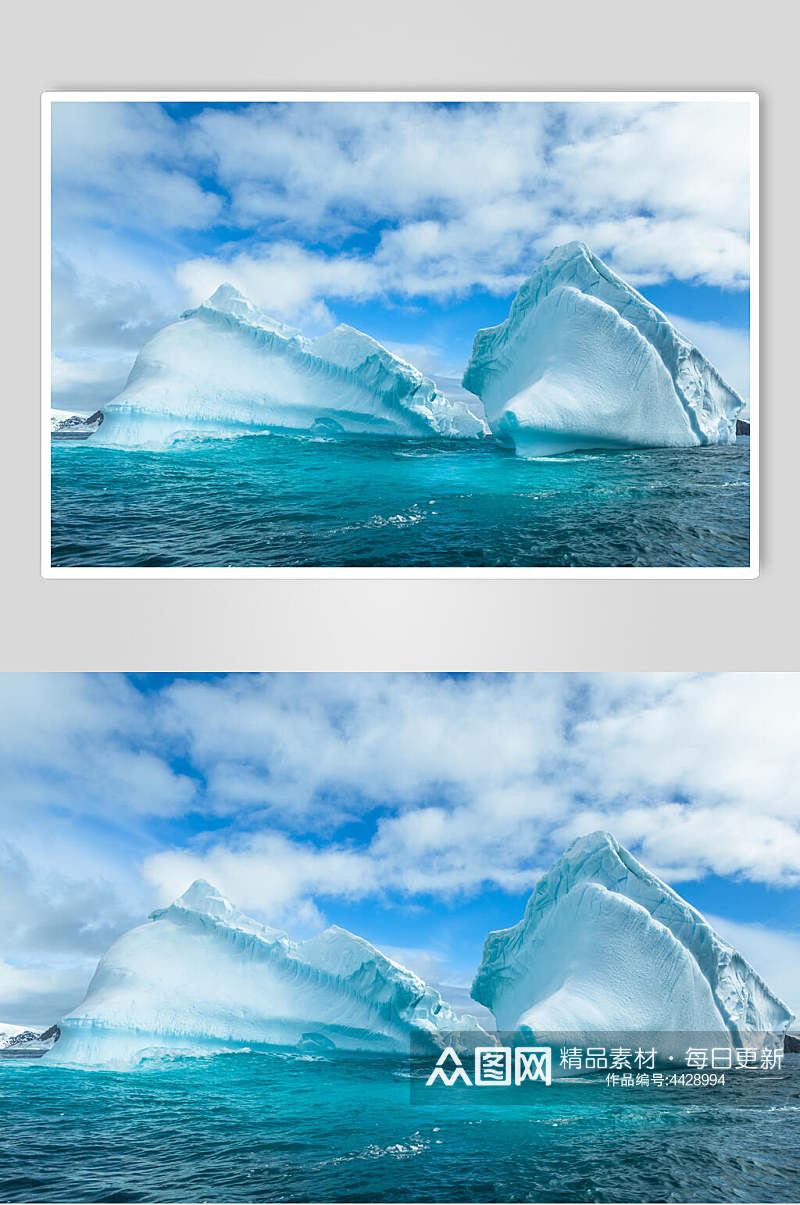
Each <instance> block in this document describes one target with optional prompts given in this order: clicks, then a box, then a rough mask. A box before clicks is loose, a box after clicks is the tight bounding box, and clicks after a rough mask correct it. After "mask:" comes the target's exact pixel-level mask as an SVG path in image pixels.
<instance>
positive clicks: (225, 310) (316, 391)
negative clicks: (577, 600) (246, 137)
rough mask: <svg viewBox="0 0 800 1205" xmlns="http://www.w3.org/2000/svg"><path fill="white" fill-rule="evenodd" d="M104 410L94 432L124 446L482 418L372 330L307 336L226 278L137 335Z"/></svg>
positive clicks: (414, 431) (416, 428) (402, 431)
mask: <svg viewBox="0 0 800 1205" xmlns="http://www.w3.org/2000/svg"><path fill="white" fill-rule="evenodd" d="M476 405H477V403H476ZM478 408H479V407H478ZM104 413H105V422H104V423H103V427H102V430H101V431H99V432H98V434H97V436H96V437H95V439H94V440H93V442H94V443H104V444H110V445H119V446H131V447H160V446H165V445H169V444H171V443H173V442H174V441H175V440H176V439H179V438H182V437H185V436H191V435H197V434H200V435H230V434H232V433H234V434H235V433H237V432H246V431H254V430H256V431H263V430H269V429H271V428H277V429H286V430H294V431H296V430H303V431H309V430H310V431H314V432H317V433H319V434H321V435H341V434H349V435H354V434H355V435H395V436H398V435H399V436H407V437H429V436H439V437H448V438H483V437H485V436H486V435H487V434H488V427H487V425H486V423H485V421H484V420H483V418H481V417H478V416H477V415H476V414H474V413H473V412H472V410H471V409H470V408H469V407H468V406H467V405H466V404H465V403H464V402H463V401H462V400H451V399H449V398H448V397H446V396H445V395H444V394H443V393H441V392H440V391H439V389H437V387H436V385H435V384H434V382H433V381H432V380H430V379H429V378H428V377H425V376H423V374H422V373H421V372H420V371H419V370H418V369H416V368H415V367H413V365H411V364H409V363H407V362H406V361H405V360H402V359H400V358H399V357H398V356H395V355H393V354H392V352H390V351H388V350H387V349H386V348H385V347H383V346H382V345H381V344H380V343H378V342H376V340H374V339H372V338H371V337H370V336H369V335H365V334H363V333H362V332H361V331H357V330H355V329H354V328H353V327H350V326H345V325H341V326H337V327H336V328H335V329H334V330H332V331H330V332H329V333H328V334H325V335H322V336H320V337H319V338H316V339H309V338H306V337H305V336H304V335H302V334H301V333H300V332H299V331H295V330H292V329H291V328H290V327H287V326H285V325H284V324H283V323H280V322H277V321H275V320H274V319H272V318H270V317H269V316H268V315H267V314H265V313H264V312H263V311H262V310H260V309H259V308H258V307H257V306H255V305H253V303H252V302H250V301H249V300H248V299H247V298H246V297H244V296H243V295H242V294H241V293H240V292H239V291H238V290H237V289H235V288H234V287H233V286H232V285H229V284H222V285H220V286H219V288H218V289H217V290H216V292H215V293H214V294H213V295H212V296H211V297H210V298H209V299H208V300H207V301H204V302H203V303H202V304H201V305H199V306H197V307H196V308H194V309H190V310H187V311H186V312H185V313H184V314H183V315H182V316H181V318H180V320H179V321H178V322H175V323H172V324H171V325H169V326H166V327H164V328H163V329H162V330H160V331H158V332H157V333H156V334H155V335H154V336H153V338H152V339H150V340H149V342H148V343H146V344H145V346H144V347H143V348H142V350H141V351H140V352H139V354H138V356H137V357H136V361H135V363H134V365H133V368H132V369H131V372H130V375H129V377H128V380H127V382H126V384H125V386H124V388H123V390H122V392H121V393H120V394H118V395H117V396H116V397H115V398H113V399H112V400H111V401H110V402H108V403H107V405H106V406H105V407H104Z"/></svg>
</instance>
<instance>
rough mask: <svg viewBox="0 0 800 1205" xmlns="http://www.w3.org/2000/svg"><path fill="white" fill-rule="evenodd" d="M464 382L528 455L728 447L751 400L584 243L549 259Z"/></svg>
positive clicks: (477, 351)
mask: <svg viewBox="0 0 800 1205" xmlns="http://www.w3.org/2000/svg"><path fill="white" fill-rule="evenodd" d="M463 383H464V387H465V388H466V389H468V390H470V391H471V392H472V393H475V394H477V395H478V397H480V398H481V400H482V401H483V404H484V407H485V410H486V417H487V419H488V421H489V423H490V425H491V428H492V431H493V432H494V435H495V437H496V438H497V439H498V440H499V441H501V442H503V443H505V444H507V445H509V446H512V447H514V448H516V451H517V453H518V454H519V455H522V456H546V455H552V454H556V453H559V452H566V451H570V450H575V449H588V448H609V447H617V448H618V447H691V446H693V445H697V444H716V443H732V442H733V441H734V440H735V438H736V419H737V416H738V415H739V413H740V411H741V410H742V409H743V406H744V403H743V401H742V399H741V398H740V397H739V395H738V394H737V393H735V392H734V390H733V389H731V388H730V387H729V386H728V385H726V384H725V382H724V381H723V379H722V377H721V376H720V375H719V373H718V372H717V371H716V369H715V368H713V367H712V365H711V364H709V362H708V360H706V358H705V356H703V355H702V353H701V352H699V351H698V350H697V348H696V347H694V346H693V345H692V344H691V343H690V342H689V341H688V340H687V339H685V338H684V337H683V336H682V335H681V334H680V333H679V332H678V331H677V330H676V329H675V327H674V326H673V325H672V323H671V322H670V321H669V320H668V319H667V318H666V317H665V316H664V315H663V314H662V313H661V312H660V310H657V309H656V308H655V306H653V305H651V304H650V303H649V302H648V301H646V300H645V298H644V297H642V296H641V294H640V293H637V291H636V290H635V289H633V288H631V286H630V285H628V284H626V283H625V281H624V280H622V279H621V278H620V277H619V276H617V275H616V274H615V273H614V272H612V271H611V269H610V268H609V267H607V266H606V264H604V263H603V261H602V260H601V259H599V258H598V257H597V256H596V255H593V254H592V252H591V251H590V250H589V248H588V247H586V246H585V245H584V244H583V243H567V244H565V245H564V246H562V247H556V248H555V249H554V250H553V251H551V252H550V254H549V255H548V257H547V259H546V260H545V261H544V263H543V264H542V265H541V267H539V268H538V269H537V271H535V272H534V273H533V275H532V276H531V277H530V279H529V280H527V281H526V282H525V284H523V285H522V287H521V288H520V289H519V291H518V293H517V295H516V297H515V298H514V301H513V302H512V305H511V311H510V313H509V316H508V318H507V319H506V320H505V322H503V323H501V324H500V326H496V327H492V328H490V329H487V330H481V331H478V333H477V335H476V336H475V342H474V345H473V349H472V357H471V359H470V361H469V364H468V365H467V369H466V372H465V374H464V382H463Z"/></svg>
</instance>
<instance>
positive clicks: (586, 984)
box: [472, 832, 792, 1046]
mask: <svg viewBox="0 0 800 1205" xmlns="http://www.w3.org/2000/svg"><path fill="white" fill-rule="evenodd" d="M472 995H473V996H474V997H475V999H476V1000H478V1001H480V1003H482V1004H485V1005H486V1006H487V1008H490V1009H491V1010H492V1012H493V1013H494V1015H495V1017H496V1019H497V1025H498V1029H500V1030H509V1031H515V1030H519V1029H523V1028H524V1029H525V1030H530V1031H533V1033H539V1034H543V1033H558V1032H563V1033H570V1034H576V1035H581V1034H585V1035H589V1036H591V1035H592V1034H593V1033H598V1032H624V1033H628V1032H635V1031H644V1030H646V1031H649V1032H651V1033H652V1032H658V1033H663V1034H681V1033H683V1034H687V1033H694V1034H710V1035H720V1040H723V1039H724V1040H726V1041H728V1042H729V1043H730V1044H733V1045H744V1046H746V1045H752V1044H753V1043H754V1042H758V1041H759V1039H760V1040H761V1042H762V1044H769V1045H772V1046H780V1045H781V1044H782V1042H783V1035H784V1033H785V1031H786V1029H787V1027H788V1026H789V1024H790V1022H791V1020H792V1013H791V1012H790V1010H789V1009H788V1008H787V1007H786V1005H785V1004H783V1002H782V1001H781V1000H779V999H778V997H777V996H775V995H774V993H773V992H771V991H770V989H769V988H768V987H767V985H766V984H765V983H764V981H763V979H761V977H760V976H759V975H758V974H757V972H756V971H755V970H754V969H753V967H751V966H750V964H749V963H748V962H746V961H745V959H744V958H743V957H742V956H741V954H739V953H737V951H736V950H735V949H734V948H733V947H732V946H730V945H728V943H727V942H725V941H723V939H722V938H721V937H720V936H719V935H718V934H717V933H715V931H714V930H713V929H712V928H711V926H710V925H709V924H708V923H707V922H706V921H705V920H704V919H703V917H702V916H701V915H700V913H699V912H697V911H696V910H695V909H694V908H692V907H691V905H689V904H687V903H686V901H685V900H683V899H681V897H680V896H679V895H677V893H676V892H674V891H673V890H672V889H671V888H670V887H668V886H667V885H666V883H663V882H662V881H661V880H660V879H659V878H657V876H656V875H654V874H652V873H651V872H650V871H648V870H646V869H645V867H644V866H642V865H641V863H639V862H637V860H636V858H634V857H633V856H632V854H630V853H628V851H627V850H626V849H624V848H623V847H622V846H621V845H620V844H619V842H617V841H616V840H615V839H614V838H613V837H612V836H611V835H610V834H609V833H604V832H596V833H592V834H590V835H589V836H586V837H581V838H579V839H578V840H577V841H575V842H574V843H573V844H572V845H571V846H570V847H569V849H568V850H567V851H566V853H565V854H564V855H563V856H562V857H561V858H560V859H559V860H558V862H556V864H555V866H553V868H552V869H551V870H550V871H549V873H548V874H546V875H545V876H544V877H543V878H542V879H541V880H540V881H539V883H538V884H537V886H536V890H535V891H534V893H533V895H532V896H531V898H530V900H529V902H528V906H527V908H526V910H525V915H524V917H523V918H522V920H521V921H520V922H519V924H517V925H514V927H513V928H511V929H505V930H502V931H501V932H497V933H490V934H489V937H488V938H487V940H486V944H485V946H484V951H483V961H482V962H481V965H480V967H479V969H478V972H477V975H476V978H475V982H474V983H473V985H472ZM588 1044H589V1045H591V1044H592V1043H591V1040H589V1042H588Z"/></svg>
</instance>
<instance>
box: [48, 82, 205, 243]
mask: <svg viewBox="0 0 800 1205" xmlns="http://www.w3.org/2000/svg"><path fill="white" fill-rule="evenodd" d="M50 112H51V116H52V166H53V178H54V187H55V196H56V199H57V205H56V208H55V210H54V219H55V221H56V223H57V226H56V228H57V229H58V228H59V227H60V226H61V225H62V224H64V225H69V224H71V223H73V222H75V221H86V220H90V219H93V220H95V221H97V222H99V223H100V224H101V226H107V225H111V226H112V227H113V226H117V227H118V226H120V225H121V224H122V223H123V222H124V221H127V222H128V223H130V224H131V225H132V226H134V227H137V228H144V229H152V228H159V229H166V230H170V229H173V228H175V229H196V228H198V229H202V228H204V227H206V226H208V225H210V224H212V223H213V221H214V220H215V219H216V218H217V217H218V216H219V215H220V212H221V210H222V207H223V201H222V199H221V197H220V196H218V195H217V194H216V193H214V192H211V191H208V190H206V189H204V188H203V187H202V185H201V184H199V183H198V181H197V180H196V179H195V178H194V176H195V173H196V172H197V167H196V164H195V162H194V160H193V158H192V157H191V155H190V154H189V153H188V148H187V145H186V141H185V138H184V136H183V133H182V131H181V128H180V126H179V125H178V123H176V122H174V121H172V120H171V118H169V117H168V116H167V114H166V112H165V111H164V109H163V108H162V107H161V105H158V104H153V103H143V104H131V103H123V104H120V103H119V102H113V101H103V102H87V103H84V104H81V103H75V102H69V103H64V104H54V105H52V106H51V110H50Z"/></svg>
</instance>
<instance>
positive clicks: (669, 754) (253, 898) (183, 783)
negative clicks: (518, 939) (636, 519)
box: [0, 674, 800, 1021]
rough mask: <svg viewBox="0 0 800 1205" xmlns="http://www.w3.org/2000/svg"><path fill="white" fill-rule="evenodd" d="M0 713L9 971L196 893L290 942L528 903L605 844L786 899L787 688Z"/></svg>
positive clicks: (98, 699) (794, 750) (63, 699)
mask: <svg viewBox="0 0 800 1205" xmlns="http://www.w3.org/2000/svg"><path fill="white" fill-rule="evenodd" d="M0 699H1V700H2V707H3V724H2V725H0V777H2V781H3V794H2V800H1V801H0V811H1V812H2V821H3V833H4V845H3V848H2V849H0V870H1V871H2V875H3V879H4V882H5V883H6V884H7V885H8V890H7V891H6V893H5V895H4V899H3V901H2V902H0V925H2V928H3V932H4V937H5V956H6V958H7V960H9V962H10V963H12V964H14V965H22V963H21V962H20V959H22V958H23V956H24V957H25V958H27V959H28V960H29V961H30V960H31V959H33V960H34V961H35V960H38V961H39V962H42V963H43V964H44V960H45V958H46V955H47V954H48V952H53V954H54V955H55V954H56V953H57V954H58V955H59V957H61V958H65V957H66V955H67V954H69V955H70V957H71V958H72V959H73V960H75V959H77V960H80V959H84V960H86V959H89V958H90V957H96V955H97V954H98V953H99V952H100V950H101V949H103V948H104V947H105V945H106V944H107V943H108V942H109V941H110V940H112V939H113V937H114V936H115V935H116V934H117V933H119V932H121V931H123V930H124V929H125V928H127V927H129V926H130V925H131V924H133V923H136V922H137V921H140V920H142V919H143V918H144V916H145V915H146V914H147V912H148V911H149V910H150V908H152V907H154V906H156V905H159V904H163V903H165V902H168V901H169V900H170V899H171V898H174V897H175V896H176V895H178V894H180V893H181V892H182V891H183V890H185V888H186V887H187V885H188V884H189V883H190V882H191V880H192V879H194V878H196V877H204V878H207V879H210V880H211V881H212V882H214V883H216V884H217V885H218V886H219V887H220V888H221V889H222V890H223V891H224V892H225V893H226V894H228V895H229V896H231V897H232V898H233V899H234V900H235V901H236V903H237V904H239V905H240V906H241V907H243V908H245V909H247V910H249V911H251V912H254V913H256V914H257V915H259V916H260V917H262V918H263V919H265V920H267V921H268V922H270V923H272V924H279V925H285V926H286V927H287V928H289V929H291V930H293V931H295V930H297V929H301V930H303V931H310V930H315V929H318V928H319V927H320V926H322V925H323V924H324V923H325V922H326V917H327V916H328V915H330V914H331V912H335V908H336V905H337V902H338V903H340V904H342V905H345V904H348V905H349V904H356V903H359V902H365V901H373V902H374V903H375V904H376V905H383V906H386V907H388V908H391V909H396V908H398V907H399V906H403V907H406V906H411V907H414V906H416V904H417V903H418V902H419V901H423V900H424V901H426V902H427V903H426V906H430V902H431V901H438V904H439V905H442V906H445V907H452V906H454V905H456V904H458V903H459V902H462V901H465V900H468V899H470V898H478V897H481V896H482V895H483V893H485V892H486V891H500V892H512V893H515V894H523V895H524V894H525V893H527V892H528V891H529V890H530V889H531V888H532V887H533V885H534V884H535V882H536V881H537V879H538V877H539V876H540V874H541V873H542V872H544V871H545V870H546V869H547V868H548V867H549V866H550V865H551V864H552V862H553V861H554V859H555V858H556V857H558V855H559V854H560V853H561V852H562V851H563V849H564V848H565V846H566V845H567V844H568V843H569V841H571V840H572V839H573V838H574V837H576V836H578V835H581V834H583V833H586V832H588V831H590V830H592V829H595V828H600V827H602V828H607V829H610V830H611V831H612V832H614V833H615V834H616V836H617V837H619V839H620V840H622V841H623V842H624V843H625V844H626V845H628V846H629V847H630V848H631V849H632V850H633V852H634V853H635V854H637V855H638V856H640V857H641V858H642V859H643V861H644V862H645V863H646V864H647V865H649V866H651V867H652V868H653V869H654V870H655V871H656V872H658V873H659V874H661V875H662V876H663V877H664V878H665V879H667V881H669V882H672V883H673V884H675V885H676V886H677V887H678V889H680V884H681V883H682V882H687V881H693V880H698V879H701V878H704V877H705V876H709V875H715V876H723V877H725V878H727V879H728V880H729V881H730V882H731V883H735V882H736V881H737V880H741V881H743V880H748V881H750V882H753V883H757V884H765V885H769V886H770V887H772V888H773V889H775V891H776V896H775V899H776V900H777V901H778V903H780V901H781V900H786V901H789V900H791V899H792V898H793V897H794V894H795V893H796V891H797V888H798V886H800V796H799V795H798V791H797V783H798V781H800V752H799V751H798V747H797V740H796V721H797V714H798V709H800V677H798V676H797V675H794V674H764V675H757V674H722V675H706V674H700V675H694V674H679V675H671V674H642V675H603V674H598V675H591V674H590V675H559V674H542V675H525V674H522V675H488V676H477V677H461V676H454V677H453V676H438V675H417V674H409V675H385V674H365V675H327V674H321V675H284V674H278V675H267V676H262V675H236V674H234V675H228V676H226V677H221V678H212V679H209V680H202V679H197V678H193V677H191V676H190V677H183V678H177V679H175V680H164V681H161V682H158V683H157V686H156V689H152V687H151V688H150V689H148V690H147V691H146V692H145V691H143V690H141V689H139V688H138V686H137V683H136V681H135V680H134V681H129V680H127V679H124V678H120V677H118V676H116V675H110V676H103V675H85V676H81V675H55V676H52V677H51V676H48V675H11V676H9V677H7V678H5V679H4V680H3V681H2V695H0ZM787 907H788V904H787ZM720 928H721V929H722V926H721V925H720ZM399 934H400V930H398V935H399ZM751 936H752V937H753V941H754V942H755V939H756V938H757V937H758V934H757V933H755V934H753V935H751ZM731 940H735V939H734V937H731ZM735 944H742V948H743V950H744V953H745V955H746V956H748V949H747V948H744V945H743V943H739V942H738V941H736V943H735ZM397 945H398V948H399V947H400V946H402V945H403V942H402V940H399V941H398V942H397ZM751 948H753V949H754V950H755V945H753V946H752V947H751ZM781 948H783V947H781ZM427 954H428V955H431V956H433V955H435V954H436V951H435V950H433V949H431V950H428V951H427ZM776 957H777V956H776ZM752 961H753V962H754V963H755V965H756V966H757V967H759V969H761V970H762V973H763V974H764V975H765V977H767V978H768V979H769V978H770V977H771V971H770V970H769V968H767V967H766V966H764V965H763V964H762V962H760V961H759V959H758V958H757V957H756V956H755V953H754V954H753V956H752ZM419 965H420V966H422V965H423V963H422V962H421V961H420V962H419ZM445 973H446V968H445V970H442V971H441V975H442V976H444V975H445ZM17 981H18V982H22V980H20V979H18V980H17ZM449 981H450V982H454V981H455V982H457V980H453V979H450V980H449ZM67 986H68V985H67ZM43 990H44V989H43ZM70 990H71V989H70ZM777 990H781V989H780V988H779V987H778V989H777ZM65 991H66V988H65ZM786 994H787V995H788V994H789V989H788V988H787V989H786ZM0 1002H1V998H0ZM1 1015H2V1014H0V1016H1ZM6 1019H7V1020H14V1019H15V1018H14V1017H11V1016H7V1017H6ZM22 1020H23V1021H24V1020H25V1018H24V1017H23V1018H22Z"/></svg>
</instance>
